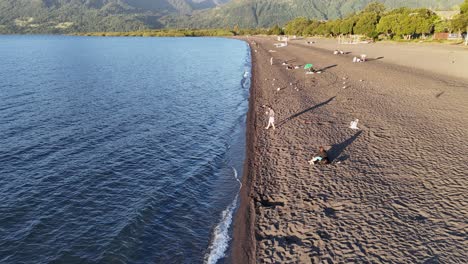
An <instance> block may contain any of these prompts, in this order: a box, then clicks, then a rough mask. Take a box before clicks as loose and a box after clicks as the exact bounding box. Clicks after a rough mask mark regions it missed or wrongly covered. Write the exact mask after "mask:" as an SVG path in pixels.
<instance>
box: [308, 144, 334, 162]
mask: <svg viewBox="0 0 468 264" xmlns="http://www.w3.org/2000/svg"><path fill="white" fill-rule="evenodd" d="M328 163H330V161H329V160H328V154H327V152H326V151H325V149H324V148H323V147H322V146H320V147H319V153H318V154H317V156H315V157H313V158H312V159H311V160H309V164H310V165H312V164H320V165H324V164H328Z"/></svg>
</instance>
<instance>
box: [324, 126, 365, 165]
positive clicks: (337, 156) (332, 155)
mask: <svg viewBox="0 0 468 264" xmlns="http://www.w3.org/2000/svg"><path fill="white" fill-rule="evenodd" d="M361 134H362V130H361V131H358V132H356V134H354V135H353V136H352V137H350V138H348V139H347V140H345V141H343V142H341V143H338V144H334V145H332V147H331V148H330V149H329V150H328V151H327V153H328V159H329V160H330V162H334V161H335V160H336V161H345V160H347V159H348V158H349V155H341V153H343V151H344V150H345V149H346V148H347V147H348V146H349V145H351V144H353V142H354V141H355V140H356V139H357V138H358V137H359V136H360V135H361Z"/></svg>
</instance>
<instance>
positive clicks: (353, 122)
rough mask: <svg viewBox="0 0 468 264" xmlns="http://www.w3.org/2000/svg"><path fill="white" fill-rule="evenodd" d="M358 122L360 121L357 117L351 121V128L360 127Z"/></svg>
mask: <svg viewBox="0 0 468 264" xmlns="http://www.w3.org/2000/svg"><path fill="white" fill-rule="evenodd" d="M358 122H359V119H355V120H354V121H351V123H350V124H349V128H351V129H359V128H358V126H357V125H358Z"/></svg>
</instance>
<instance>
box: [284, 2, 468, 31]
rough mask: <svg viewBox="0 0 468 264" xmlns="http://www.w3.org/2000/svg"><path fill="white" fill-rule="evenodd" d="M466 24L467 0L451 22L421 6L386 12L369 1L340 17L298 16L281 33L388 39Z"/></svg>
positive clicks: (454, 29)
mask: <svg viewBox="0 0 468 264" xmlns="http://www.w3.org/2000/svg"><path fill="white" fill-rule="evenodd" d="M467 27H468V0H465V2H464V3H463V4H462V5H461V7H460V14H459V15H457V16H456V17H455V18H454V19H453V20H452V21H448V20H444V19H442V18H440V17H439V16H438V15H436V14H435V13H434V12H433V11H431V10H429V9H425V8H418V9H410V8H406V7H402V8H398V9H393V10H390V11H388V12H386V8H385V6H384V5H383V4H381V3H377V2H373V3H370V4H369V5H368V6H367V7H366V8H364V10H362V11H361V12H359V13H357V14H351V15H349V16H347V17H346V18H343V19H337V20H330V21H318V20H310V19H307V18H305V17H299V18H296V19H293V20H291V21H289V22H288V23H286V26H285V27H284V33H285V34H288V35H300V36H312V35H322V36H338V35H349V34H357V35H365V36H367V37H370V38H374V39H375V38H377V37H378V36H379V35H380V36H382V35H383V36H385V37H386V38H388V39H411V38H413V37H423V38H424V37H425V36H426V35H429V34H432V33H434V32H464V31H465V30H466V29H467Z"/></svg>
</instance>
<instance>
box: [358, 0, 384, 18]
mask: <svg viewBox="0 0 468 264" xmlns="http://www.w3.org/2000/svg"><path fill="white" fill-rule="evenodd" d="M385 9H386V8H385V5H384V4H382V3H379V2H371V3H369V4H368V5H367V6H366V7H365V8H364V10H362V12H363V13H376V14H377V15H380V14H383V13H384V12H385Z"/></svg>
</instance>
